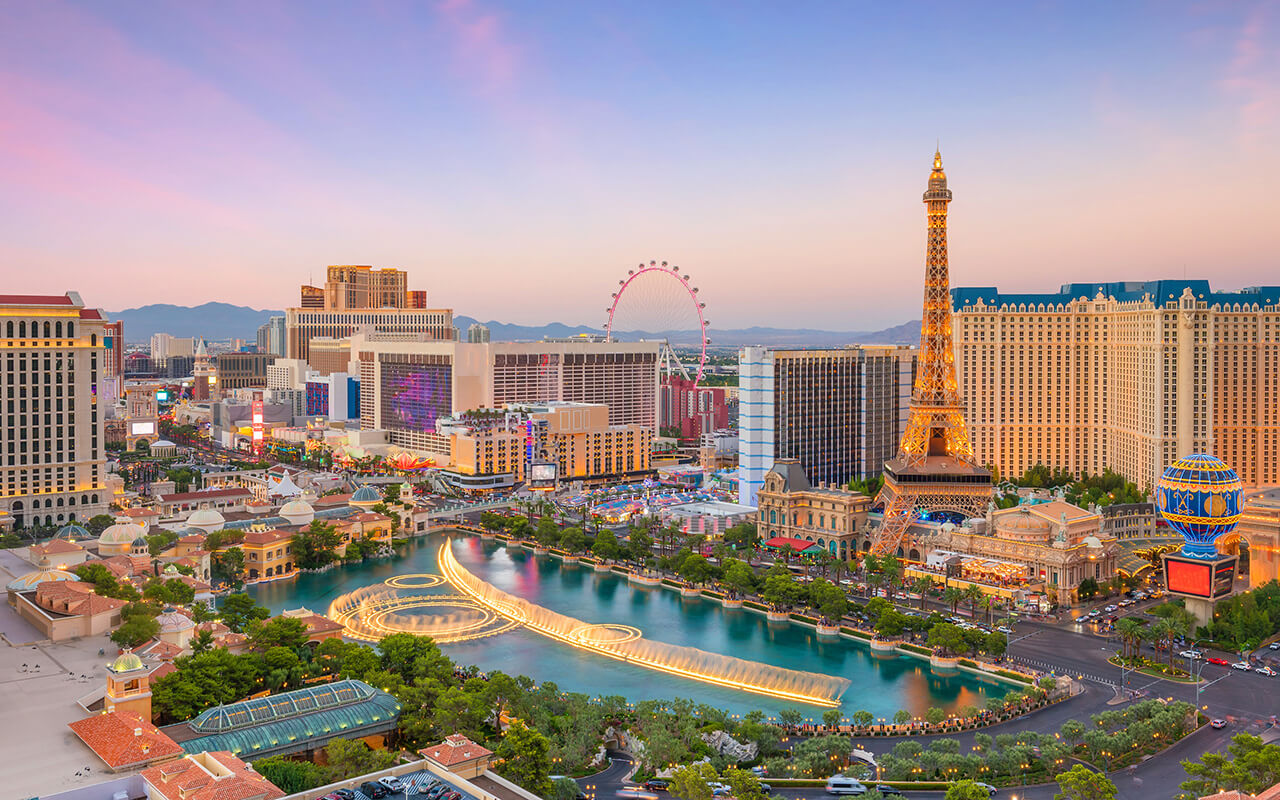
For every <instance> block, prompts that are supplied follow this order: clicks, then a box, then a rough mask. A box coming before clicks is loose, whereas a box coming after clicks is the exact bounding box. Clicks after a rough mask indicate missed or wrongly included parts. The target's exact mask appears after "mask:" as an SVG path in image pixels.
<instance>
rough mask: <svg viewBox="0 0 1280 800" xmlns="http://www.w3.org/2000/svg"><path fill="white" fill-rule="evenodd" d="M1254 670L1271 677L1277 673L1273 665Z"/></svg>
mask: <svg viewBox="0 0 1280 800" xmlns="http://www.w3.org/2000/svg"><path fill="white" fill-rule="evenodd" d="M1253 671H1254V672H1256V673H1258V674H1259V675H1266V676H1267V677H1269V678H1270V677H1274V676H1275V674H1276V671H1275V670H1274V669H1272V668H1271V667H1257V668H1255V669H1254V670H1253Z"/></svg>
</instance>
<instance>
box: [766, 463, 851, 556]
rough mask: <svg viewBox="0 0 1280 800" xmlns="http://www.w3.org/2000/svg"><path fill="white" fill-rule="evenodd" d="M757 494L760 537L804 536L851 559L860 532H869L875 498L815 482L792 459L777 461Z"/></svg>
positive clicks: (828, 549) (829, 551)
mask: <svg viewBox="0 0 1280 800" xmlns="http://www.w3.org/2000/svg"><path fill="white" fill-rule="evenodd" d="M757 499H758V500H759V503H760V505H759V509H758V511H757V517H756V519H757V523H756V524H757V528H758V530H759V532H760V537H761V538H762V539H772V538H775V537H782V538H790V539H802V540H804V541H808V542H814V543H815V544H817V545H818V546H819V547H821V548H823V549H824V550H826V551H827V552H828V553H830V554H831V555H833V556H836V557H837V558H840V559H843V560H847V559H849V558H850V557H852V556H853V555H854V554H856V552H857V547H858V537H859V535H861V536H863V537H865V536H866V535H867V513H868V511H870V509H871V498H869V497H867V496H866V495H865V494H862V493H861V492H854V491H851V490H849V489H842V488H836V487H831V486H813V485H811V484H810V483H809V478H808V477H807V476H806V475H805V471H804V467H802V466H801V465H800V462H799V460H797V459H794V458H780V459H778V460H776V461H775V462H774V463H773V466H772V467H770V468H769V471H768V472H766V473H765V476H764V483H763V485H762V486H761V488H760V490H759V492H758V494H757Z"/></svg>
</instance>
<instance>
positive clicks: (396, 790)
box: [378, 775, 408, 794]
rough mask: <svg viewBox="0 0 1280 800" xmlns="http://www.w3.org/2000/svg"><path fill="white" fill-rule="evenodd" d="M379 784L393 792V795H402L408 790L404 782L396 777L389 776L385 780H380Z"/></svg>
mask: <svg viewBox="0 0 1280 800" xmlns="http://www.w3.org/2000/svg"><path fill="white" fill-rule="evenodd" d="M378 783H380V784H382V785H383V786H385V787H386V788H387V791H388V792H391V793H392V794H402V793H403V792H404V791H405V790H406V789H407V788H408V787H406V786H405V785H404V781H402V780H400V779H399V778H397V777H396V776H395V775H388V776H386V777H385V778H378Z"/></svg>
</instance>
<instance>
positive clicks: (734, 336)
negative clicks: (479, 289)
mask: <svg viewBox="0 0 1280 800" xmlns="http://www.w3.org/2000/svg"><path fill="white" fill-rule="evenodd" d="M283 313H284V312H283V311H272V310H269V309H263V310H258V309H254V308H249V307H248V306H237V305H231V304H230V303H205V304H203V305H199V306H175V305H170V304H168V303H154V304H152V305H146V306H141V307H139V308H127V309H125V310H124V311H108V312H107V316H108V318H109V319H113V320H115V319H118V320H123V321H124V338H125V341H129V342H145V341H147V340H149V339H150V338H151V334H153V333H168V334H172V335H173V336H203V337H204V338H206V339H209V340H211V341H218V340H225V339H245V340H246V341H250V342H252V341H253V340H254V338H255V337H256V336H257V333H258V326H259V325H261V324H263V323H264V322H266V321H267V319H268V318H269V317H271V316H273V315H278V314H283ZM474 322H476V319H475V318H474V317H468V316H464V315H459V316H455V317H454V318H453V324H454V325H455V326H456V327H457V328H458V329H459V330H461V331H462V334H463V336H464V337H465V336H466V333H467V328H468V327H469V326H470V325H471V324H472V323H474ZM484 324H485V325H487V326H489V332H490V335H491V337H492V339H493V340H494V341H507V342H511V341H526V342H527V341H537V340H540V339H543V338H546V337H548V336H553V337H564V336H577V335H579V334H584V333H585V334H599V333H603V330H601V329H600V328H591V327H588V326H586V325H565V324H564V323H561V322H552V323H548V324H546V325H509V324H507V323H505V322H498V321H497V320H490V321H488V322H486V323H484ZM615 335H616V336H617V337H618V338H621V339H626V340H631V341H634V340H637V339H661V338H668V339H670V340H671V341H672V343H674V344H688V343H690V342H693V341H696V332H695V331H627V332H623V333H615ZM709 335H710V337H711V343H712V345H718V346H725V347H736V346H740V345H749V344H758V345H769V346H773V347H803V346H807V347H837V346H840V345H846V344H916V343H918V342H919V341H920V321H919V320H915V321H913V322H905V323H903V324H901V325H896V326H894V327H892V328H885V329H884V330H878V331H824V330H818V329H816V328H768V327H761V326H756V327H751V328H711V329H710V332H709Z"/></svg>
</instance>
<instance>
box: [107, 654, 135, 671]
mask: <svg viewBox="0 0 1280 800" xmlns="http://www.w3.org/2000/svg"><path fill="white" fill-rule="evenodd" d="M142 668H143V664H142V659H140V658H138V657H137V656H136V655H135V654H133V653H121V654H120V656H119V657H118V658H117V659H116V660H115V661H112V662H111V667H110V669H111V671H112V672H128V671H130V670H134V669H142Z"/></svg>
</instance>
